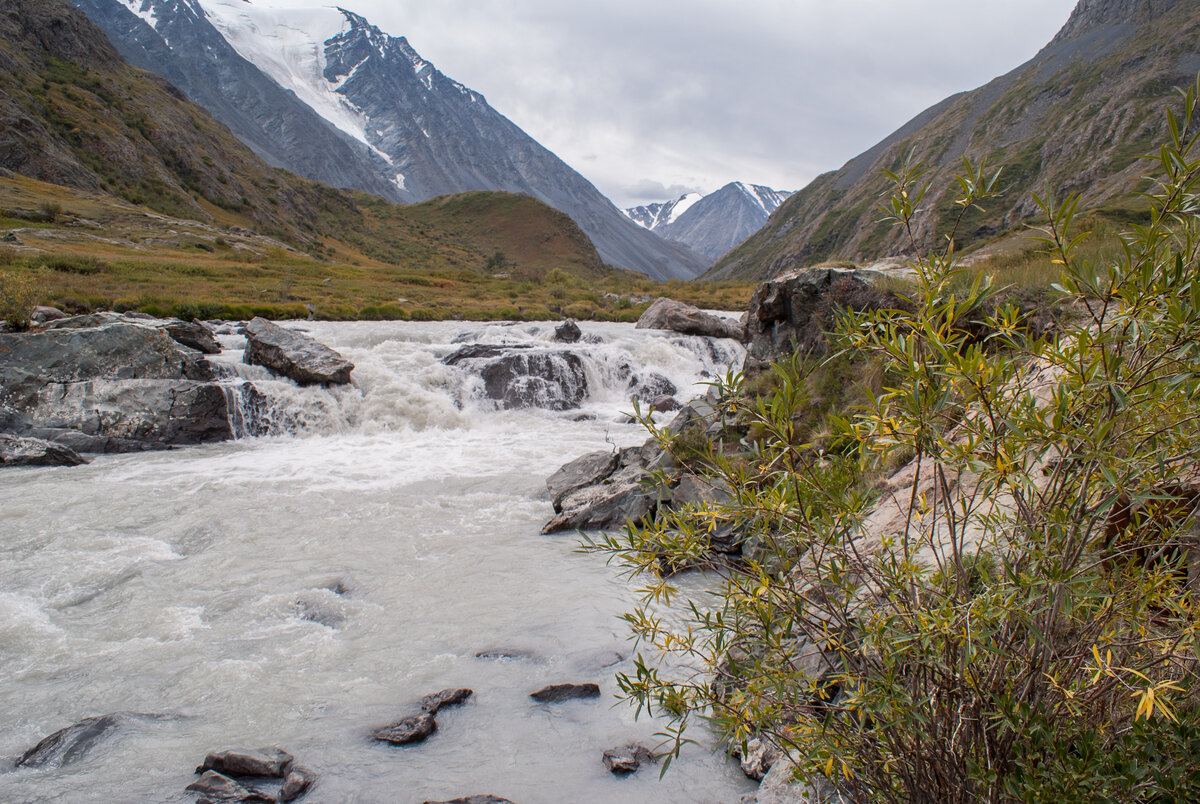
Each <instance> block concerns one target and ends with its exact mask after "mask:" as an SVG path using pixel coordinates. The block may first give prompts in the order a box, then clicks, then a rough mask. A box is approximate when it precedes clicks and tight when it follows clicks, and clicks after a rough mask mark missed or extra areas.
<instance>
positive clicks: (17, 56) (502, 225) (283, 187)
mask: <svg viewBox="0 0 1200 804" xmlns="http://www.w3.org/2000/svg"><path fill="white" fill-rule="evenodd" d="M0 168H2V170H0V184H3V185H4V187H3V192H2V193H0V195H2V196H3V197H4V198H5V199H6V200H5V202H4V206H3V209H0V218H5V219H8V218H12V219H14V220H27V221H33V222H35V223H38V224H40V225H41V226H42V227H43V228H45V227H46V224H47V218H48V219H49V222H50V223H53V222H54V218H55V217H56V216H57V215H58V214H59V213H58V212H56V211H55V210H60V211H64V212H68V214H64V215H63V217H64V218H66V219H67V220H66V221H65V222H62V223H60V225H58V226H57V227H49V228H45V231H44V233H43V229H41V228H37V227H33V228H32V229H31V230H30V232H29V233H27V234H24V235H23V236H24V237H25V238H26V239H29V240H30V241H31V242H37V243H38V244H39V246H40V245H41V244H43V243H44V244H45V247H44V248H43V249H42V252H49V253H55V254H56V253H58V252H60V251H79V250H80V249H83V250H85V251H86V250H87V249H88V248H90V249H91V250H93V251H95V250H99V251H104V252H113V253H115V252H120V253H121V254H122V256H131V257H132V256H135V255H138V254H146V255H147V256H148V257H151V258H153V256H154V254H155V253H156V251H155V248H156V247H157V246H160V245H163V244H164V243H166V241H167V239H168V238H171V239H173V241H174V245H175V246H177V247H179V246H181V242H182V241H184V240H188V241H189V242H200V241H199V240H196V239H195V237H198V235H195V236H194V235H192V234H188V235H181V234H179V233H178V231H172V230H180V229H182V228H183V227H188V228H194V229H195V231H196V232H204V233H205V234H204V237H206V238H207V239H208V241H212V242H216V240H218V239H221V240H224V241H226V242H231V241H235V240H236V241H237V242H239V243H241V241H243V240H245V241H246V245H247V248H248V249H251V250H252V251H254V252H257V253H263V252H265V251H270V250H279V251H286V247H287V246H290V247H292V251H291V252H289V253H291V254H292V255H293V256H295V257H297V258H299V257H301V256H302V254H301V252H307V253H308V254H310V255H318V256H320V257H325V256H327V255H332V254H334V253H335V252H336V253H338V254H341V255H343V258H344V259H347V260H354V261H361V260H364V259H365V260H378V261H380V262H383V263H385V264H387V265H389V266H396V267H400V268H405V269H410V268H411V269H420V270H435V269H439V268H450V269H457V270H466V271H471V270H474V271H476V272H482V271H485V270H488V269H487V267H486V266H487V263H488V260H489V258H491V257H493V256H494V255H495V254H496V252H497V251H500V252H503V253H504V254H505V255H506V266H507V265H513V264H515V265H516V266H519V267H520V268H521V269H522V270H527V271H540V272H543V273H544V272H549V271H550V270H552V269H553V268H556V267H558V268H564V269H566V270H567V271H568V272H570V273H572V274H574V275H577V276H587V277H599V276H602V275H606V274H607V273H609V272H607V271H606V270H605V269H604V266H603V263H602V262H601V260H600V258H599V255H598V254H597V253H596V251H595V248H594V247H593V245H592V244H591V242H590V241H589V240H588V239H587V236H586V235H585V234H584V233H583V232H582V231H580V230H579V228H578V227H577V226H576V225H575V224H574V222H573V221H571V219H570V218H569V217H567V216H566V215H565V214H563V213H561V212H558V211H556V210H554V209H552V208H550V207H549V206H547V205H545V204H543V203H542V202H540V201H537V200H536V199H533V198H530V197H528V196H524V195H514V194H507V193H498V192H490V191H489V192H481V193H473V194H469V195H467V196H452V197H447V198H442V199H438V200H434V201H429V202H426V203H424V204H418V205H413V206H403V207H402V206H398V205H396V204H393V203H390V202H387V201H384V200H383V199H380V198H378V197H377V196H373V195H369V194H367V193H365V192H361V191H346V190H339V189H335V188H331V187H328V186H325V185H322V184H319V183H317V182H313V181H310V180H307V179H302V178H300V177H298V176H295V175H293V174H291V173H289V172H287V171H284V170H282V169H279V168H275V167H272V166H270V165H268V164H267V163H265V162H264V161H262V160H261V159H260V158H259V157H257V156H256V155H255V154H254V153H253V152H252V151H251V150H250V149H249V148H247V147H246V146H245V145H244V144H243V143H242V142H240V141H239V140H238V139H237V138H236V137H234V136H233V134H232V133H231V132H230V131H229V129H228V128H226V127H225V126H223V125H221V124H220V123H218V122H216V121H215V120H213V119H212V117H211V116H210V115H209V114H208V112H206V111H205V110H204V109H203V108H201V107H199V106H197V105H195V104H193V103H191V102H190V101H188V100H187V99H186V98H184V97H182V96H181V95H180V93H179V90H178V89H176V88H175V87H174V86H173V85H171V84H170V83H168V82H167V81H166V80H165V79H163V78H161V77H159V76H157V75H154V74H153V73H147V72H144V71H142V70H139V69H136V68H133V67H131V66H130V65H129V64H128V63H126V62H125V61H124V60H123V59H122V57H121V55H120V54H119V53H118V52H117V50H116V49H115V48H114V47H113V46H112V44H111V43H110V42H109V40H108V39H107V38H106V37H105V35H104V33H103V32H102V31H101V30H100V29H99V28H97V27H96V26H95V25H94V24H93V23H92V22H91V21H90V20H89V19H88V18H87V17H86V16H85V15H84V14H83V13H82V12H80V11H79V10H77V9H75V8H74V7H73V6H72V5H71V4H69V3H67V2H65V0H4V4H3V6H0ZM13 174H21V176H24V177H27V179H34V180H37V181H38V182H44V183H46V185H45V186H44V187H33V186H31V185H28V184H23V183H22V181H23V180H22V179H21V178H20V176H14V175H13ZM51 185H57V186H61V187H66V188H72V189H73V190H74V191H76V192H71V193H60V194H55V193H54V192H53V191H52V188H50V186H51ZM48 188H50V189H48ZM8 199H11V200H8ZM118 199H121V201H120V202H118ZM129 202H132V203H133V204H136V205H142V206H144V207H148V208H150V209H153V210H155V212H156V213H159V214H144V211H143V212H142V213H139V212H137V211H136V210H135V209H134V208H132V207H130V203H129ZM39 203H44V204H46V205H47V206H46V208H47V209H48V210H50V212H45V213H42V212H39V211H38V204H39ZM74 208H79V209H80V210H87V212H86V213H85V214H82V215H80V214H72V213H69V210H70V209H74ZM163 216H170V217H169V218H164V217H163ZM155 219H158V220H159V221H160V222H161V226H160V227H159V228H160V229H161V231H157V230H155V229H154V228H153V225H154V224H153V221H154V220H155ZM180 221H194V222H197V226H196V227H191V224H190V223H181V222H180ZM110 224H111V226H110ZM43 234H45V235H47V236H52V237H43V236H42V235H43ZM254 237H257V238H258V239H257V240H254V239H253V238H254ZM267 238H275V239H273V240H268V239H267ZM212 242H210V243H208V248H206V249H203V251H204V252H205V253H206V254H211V253H213V248H212ZM55 243H59V244H60V245H59V247H55V246H54V244H55ZM35 253H41V252H35ZM192 254H193V255H197V254H198V253H197V252H196V251H194V250H193V251H192ZM228 256H229V257H234V256H238V255H236V254H232V253H231V254H229V255H228ZM310 259H311V258H310ZM235 262H236V261H235ZM163 270H166V269H163ZM254 271H255V269H253V268H250V267H247V266H245V265H243V266H242V267H241V269H240V272H241V274H243V275H244V276H245V277H247V281H252V280H253V278H254V275H255V274H254Z"/></svg>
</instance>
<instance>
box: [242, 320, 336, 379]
mask: <svg viewBox="0 0 1200 804" xmlns="http://www.w3.org/2000/svg"><path fill="white" fill-rule="evenodd" d="M242 360H243V361H245V362H246V363H249V364H250V365H253V366H263V367H265V368H267V369H269V370H270V371H272V372H274V373H276V374H279V375H282V376H284V377H288V378H290V379H292V380H295V381H296V382H298V383H300V384H301V385H345V384H346V383H348V382H350V372H351V371H352V370H353V369H354V364H353V363H351V362H350V361H349V360H347V359H346V358H344V357H342V356H341V355H340V354H338V353H337V352H335V351H334V350H332V349H330V348H329V347H328V346H325V345H324V344H321V343H317V342H316V341H315V340H313V339H312V338H310V337H308V336H307V335H305V334H303V333H301V332H296V331H295V330H291V329H287V328H286V327H281V326H279V325H278V324H272V323H271V322H270V321H268V320H266V319H265V318H254V319H252V320H251V321H250V323H248V324H247V325H246V351H245V353H244V354H243V356H242Z"/></svg>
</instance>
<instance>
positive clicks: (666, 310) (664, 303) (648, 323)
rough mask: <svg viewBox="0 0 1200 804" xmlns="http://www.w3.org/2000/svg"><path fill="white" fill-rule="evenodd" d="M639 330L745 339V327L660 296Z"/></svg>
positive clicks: (640, 319) (645, 315) (648, 310)
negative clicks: (660, 330)
mask: <svg viewBox="0 0 1200 804" xmlns="http://www.w3.org/2000/svg"><path fill="white" fill-rule="evenodd" d="M636 326H637V328H638V329H666V330H670V331H672V332H678V333H680V334H681V335H706V336H708V337H712V338H733V339H734V340H736V341H741V340H744V339H745V333H744V331H743V329H742V326H741V324H739V323H737V322H736V321H730V320H729V319H726V318H721V317H720V316H716V315H713V314H712V313H706V312H704V311H703V310H701V309H700V308H699V307H693V306H692V305H690V304H684V303H683V302H678V301H675V300H674V299H668V298H666V297H665V296H660V297H659V298H657V299H655V300H654V303H653V304H651V305H650V306H649V307H648V308H646V312H644V313H642V315H641V317H640V318H638V321H637V325H636Z"/></svg>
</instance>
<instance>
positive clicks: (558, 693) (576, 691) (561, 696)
mask: <svg viewBox="0 0 1200 804" xmlns="http://www.w3.org/2000/svg"><path fill="white" fill-rule="evenodd" d="M529 697H530V698H532V699H533V700H535V701H539V702H540V703H559V702H561V701H572V700H575V699H582V698H599V697H600V685H598V684H592V683H590V682H589V683H587V684H551V685H550V686H548V687H543V688H542V689H540V690H538V691H537V692H533V693H530V695H529Z"/></svg>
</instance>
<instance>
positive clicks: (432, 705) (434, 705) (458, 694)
mask: <svg viewBox="0 0 1200 804" xmlns="http://www.w3.org/2000/svg"><path fill="white" fill-rule="evenodd" d="M474 694H475V693H474V692H473V691H472V690H469V689H465V688H459V689H448V690H442V691H441V692H435V693H433V694H432V695H426V696H425V697H424V698H422V699H421V709H423V710H424V711H426V712H428V713H429V714H431V715H436V714H437V713H438V712H440V711H441V710H442V708H443V707H447V706H455V705H457V704H460V703H463V702H464V701H466V700H467V699H468V698H470V697H471V696H472V695H474Z"/></svg>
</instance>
